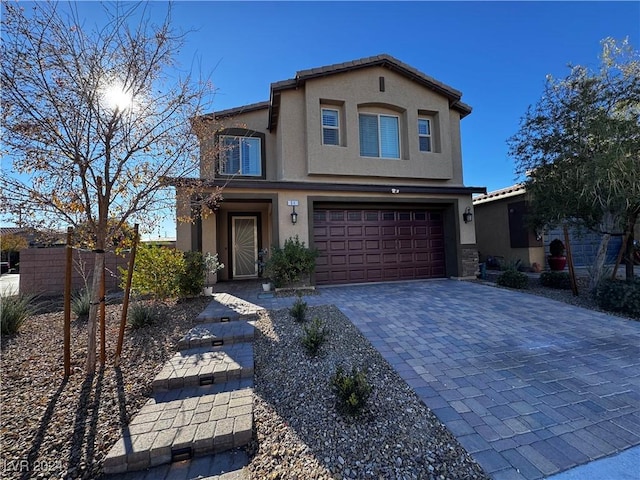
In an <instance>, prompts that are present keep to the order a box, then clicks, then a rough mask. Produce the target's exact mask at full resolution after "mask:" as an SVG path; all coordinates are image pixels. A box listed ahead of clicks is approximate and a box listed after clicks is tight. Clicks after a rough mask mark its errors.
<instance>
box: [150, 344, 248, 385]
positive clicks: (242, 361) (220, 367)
mask: <svg viewBox="0 0 640 480" xmlns="http://www.w3.org/2000/svg"><path fill="white" fill-rule="evenodd" d="M240 378H253V345H252V344H251V343H236V344H232V345H228V346H222V347H198V348H191V349H188V350H183V351H181V352H178V353H176V354H175V355H174V356H173V357H171V358H170V359H169V361H167V363H165V365H164V367H163V368H162V370H161V371H160V373H159V374H158V375H157V376H156V378H155V379H154V380H153V384H152V386H153V391H154V392H162V391H166V390H172V389H181V388H184V387H195V386H199V385H209V384H217V383H225V382H227V381H229V380H234V379H240Z"/></svg>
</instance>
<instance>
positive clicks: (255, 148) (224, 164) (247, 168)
mask: <svg viewBox="0 0 640 480" xmlns="http://www.w3.org/2000/svg"><path fill="white" fill-rule="evenodd" d="M219 141H220V149H221V151H220V173H221V174H223V175H243V176H254V177H259V176H261V175H262V151H261V148H262V145H261V141H260V138H255V137H232V136H228V135H221V136H220V140H219Z"/></svg>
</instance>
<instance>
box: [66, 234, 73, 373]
mask: <svg viewBox="0 0 640 480" xmlns="http://www.w3.org/2000/svg"><path fill="white" fill-rule="evenodd" d="M72 243H73V228H72V227H69V228H67V247H66V248H67V258H66V263H65V273H64V378H69V376H70V375H71V274H72V269H71V267H72V265H73V248H72Z"/></svg>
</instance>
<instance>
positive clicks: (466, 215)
mask: <svg viewBox="0 0 640 480" xmlns="http://www.w3.org/2000/svg"><path fill="white" fill-rule="evenodd" d="M462 219H463V220H464V223H470V222H473V213H471V207H467V208H466V209H465V211H464V213H463V214H462Z"/></svg>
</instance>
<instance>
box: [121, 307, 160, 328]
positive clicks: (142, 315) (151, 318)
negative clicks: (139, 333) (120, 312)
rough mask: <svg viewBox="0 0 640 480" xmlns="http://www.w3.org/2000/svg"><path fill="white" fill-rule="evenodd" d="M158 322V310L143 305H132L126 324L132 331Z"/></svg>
mask: <svg viewBox="0 0 640 480" xmlns="http://www.w3.org/2000/svg"><path fill="white" fill-rule="evenodd" d="M157 320H158V310H157V309H156V308H155V307H154V306H152V305H147V304H145V303H133V304H131V306H130V307H129V315H128V323H129V326H130V327H131V328H133V329H138V328H142V327H146V326H147V325H152V324H154V323H155V322H156V321H157Z"/></svg>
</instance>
